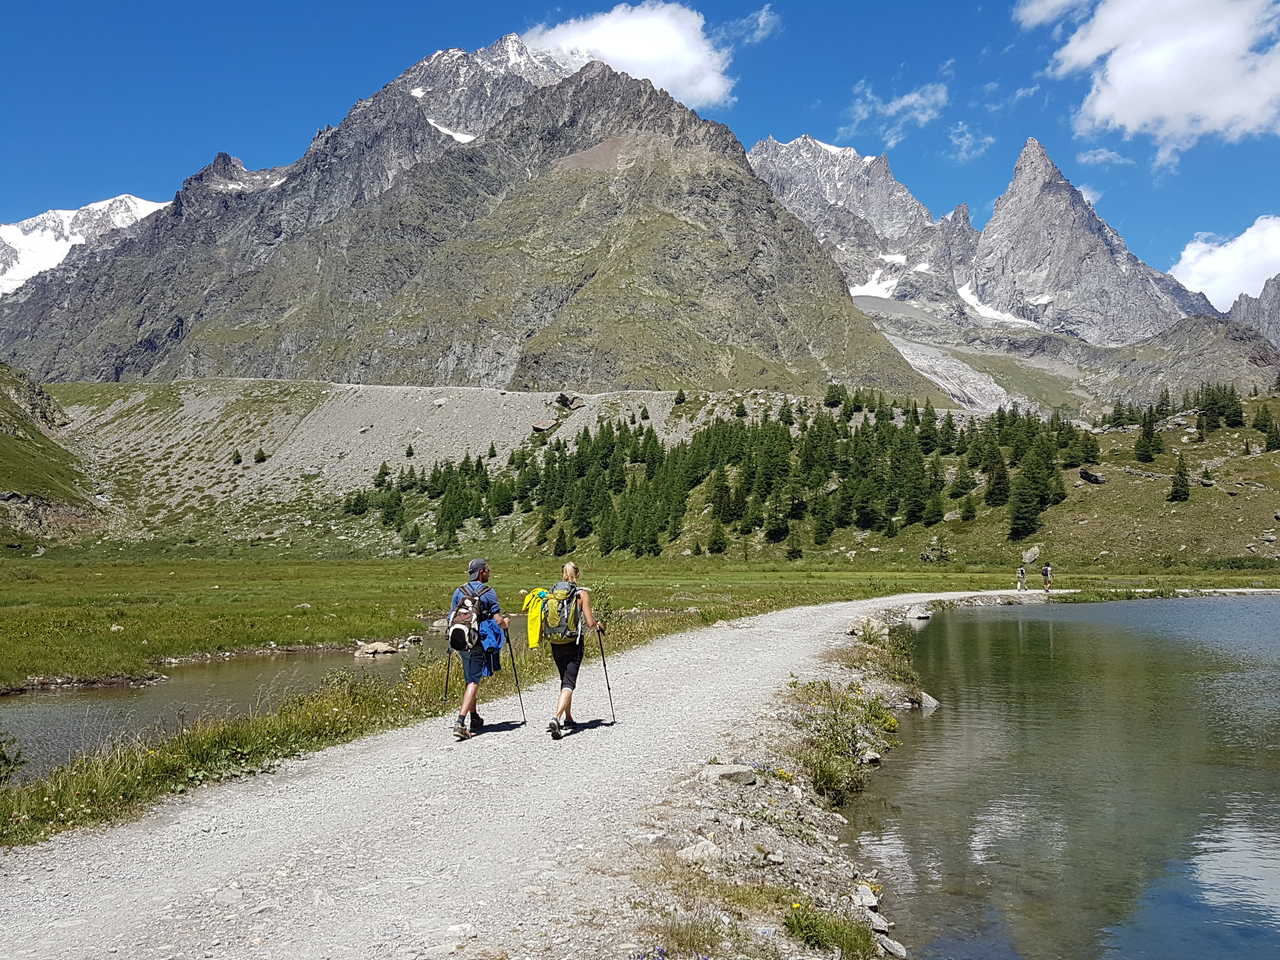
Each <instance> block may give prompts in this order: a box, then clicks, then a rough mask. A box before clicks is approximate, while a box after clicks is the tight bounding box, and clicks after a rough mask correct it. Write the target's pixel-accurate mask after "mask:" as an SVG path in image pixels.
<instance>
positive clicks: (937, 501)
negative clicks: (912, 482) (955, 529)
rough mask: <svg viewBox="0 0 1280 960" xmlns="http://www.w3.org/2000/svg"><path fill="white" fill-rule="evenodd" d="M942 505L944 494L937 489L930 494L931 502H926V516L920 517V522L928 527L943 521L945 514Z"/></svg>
mask: <svg viewBox="0 0 1280 960" xmlns="http://www.w3.org/2000/svg"><path fill="white" fill-rule="evenodd" d="M945 512H946V511H945V510H943V507H942V494H940V493H937V492H936V491H935V492H934V493H933V494H932V495H930V497H929V502H928V503H926V504H925V508H924V516H922V517H921V518H920V522H921V523H923V524H924V525H925V526H926V527H932V526H933V525H934V524H935V523H941V522H942V518H943V516H944V515H945Z"/></svg>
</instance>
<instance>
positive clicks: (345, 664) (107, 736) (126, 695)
mask: <svg viewBox="0 0 1280 960" xmlns="http://www.w3.org/2000/svg"><path fill="white" fill-rule="evenodd" d="M511 639H512V641H513V642H515V643H521V644H522V643H523V642H524V640H525V624H524V621H523V619H522V618H519V617H513V618H512V621H511ZM444 649H445V647H444V637H443V635H441V634H438V633H434V632H432V633H428V634H427V637H426V639H425V640H424V641H423V643H422V644H421V645H420V646H415V647H410V648H409V649H408V650H406V651H404V652H402V653H396V654H389V655H385V656H380V657H377V658H375V659H364V658H357V657H354V656H353V655H352V653H351V652H350V651H348V650H316V651H299V652H292V653H272V654H252V655H246V656H242V657H235V658H233V659H230V660H213V661H209V662H200V663H183V664H174V665H172V666H166V667H163V668H162V671H161V672H163V673H164V675H165V676H167V677H168V678H169V679H167V680H164V681H161V682H159V683H154V684H151V685H149V686H144V687H106V688H100V689H67V690H35V691H30V692H28V693H21V694H14V695H11V696H6V697H0V731H3V732H5V733H8V734H10V735H11V736H13V737H14V738H15V739H16V740H17V742H18V746H19V748H20V749H21V750H22V754H23V757H24V758H25V760H26V763H25V765H24V766H23V767H22V768H21V770H20V771H19V773H18V775H17V776H16V778H15V780H16V781H17V782H22V781H23V780H29V779H32V778H34V777H39V776H41V775H43V774H45V773H48V772H49V771H50V770H52V769H54V768H55V767H58V766H60V765H61V764H64V763H66V762H67V761H68V760H70V759H72V758H74V757H76V756H78V755H80V754H83V753H88V752H91V751H93V750H97V749H99V748H101V747H102V746H104V745H106V744H109V743H112V742H114V741H117V740H119V739H121V738H131V737H138V736H142V737H154V736H158V735H160V734H162V733H163V732H165V731H176V730H179V729H181V727H182V725H183V724H184V723H190V722H192V721H193V720H196V719H198V718H199V717H202V716H237V715H242V714H248V713H254V712H261V711H266V710H271V709H272V708H274V707H275V706H277V705H278V704H279V703H280V702H281V701H282V700H284V699H285V698H286V697H289V696H292V695H294V694H297V693H304V692H306V691H308V690H313V689H315V688H316V687H317V686H319V684H320V683H321V681H322V680H323V679H324V678H325V677H326V676H327V675H329V674H330V673H332V672H333V671H335V670H349V671H353V672H356V673H361V674H369V675H373V676H377V677H382V678H384V679H385V680H386V681H387V682H388V683H393V682H395V681H396V680H398V679H399V677H400V671H401V668H402V667H403V666H404V665H405V664H406V663H411V662H413V661H414V660H416V659H417V657H418V656H420V655H421V656H427V657H440V656H443V655H444ZM454 666H455V671H456V666H457V664H456V663H455V665H454ZM455 675H456V673H455Z"/></svg>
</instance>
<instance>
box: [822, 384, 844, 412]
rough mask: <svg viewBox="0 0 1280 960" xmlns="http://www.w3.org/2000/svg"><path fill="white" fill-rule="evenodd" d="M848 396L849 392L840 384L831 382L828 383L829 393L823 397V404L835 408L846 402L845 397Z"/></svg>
mask: <svg viewBox="0 0 1280 960" xmlns="http://www.w3.org/2000/svg"><path fill="white" fill-rule="evenodd" d="M847 396H848V392H847V391H846V390H845V389H844V387H842V386H840V384H838V383H829V384H827V395H826V396H825V397H823V398H822V405H823V406H825V407H830V408H831V409H833V410H834V409H835V408H836V407H838V406H840V405H841V404H842V403H844V399H845V397H847Z"/></svg>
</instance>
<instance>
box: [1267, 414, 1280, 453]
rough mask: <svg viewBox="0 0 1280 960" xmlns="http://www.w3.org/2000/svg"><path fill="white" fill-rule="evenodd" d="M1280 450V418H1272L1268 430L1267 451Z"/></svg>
mask: <svg viewBox="0 0 1280 960" xmlns="http://www.w3.org/2000/svg"><path fill="white" fill-rule="evenodd" d="M1272 450H1280V420H1272V421H1271V426H1270V428H1268V430H1267V453H1270V452H1271V451H1272Z"/></svg>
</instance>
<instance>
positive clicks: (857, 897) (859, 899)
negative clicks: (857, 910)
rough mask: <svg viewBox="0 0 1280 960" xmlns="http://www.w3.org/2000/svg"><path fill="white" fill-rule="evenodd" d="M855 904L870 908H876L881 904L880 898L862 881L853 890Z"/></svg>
mask: <svg viewBox="0 0 1280 960" xmlns="http://www.w3.org/2000/svg"><path fill="white" fill-rule="evenodd" d="M853 905H854V906H855V907H866V908H867V909H868V910H875V909H876V908H877V907H879V906H880V898H879V897H877V896H876V895H875V893H874V892H873V891H872V889H871V888H870V887H869V886H867V885H866V884H865V883H860V884H858V886H857V888H856V889H854V891H853Z"/></svg>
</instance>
